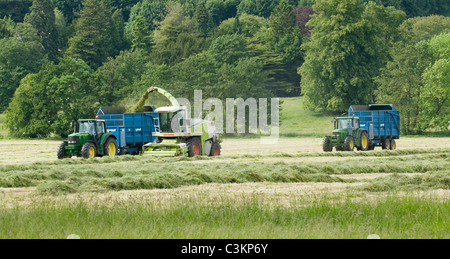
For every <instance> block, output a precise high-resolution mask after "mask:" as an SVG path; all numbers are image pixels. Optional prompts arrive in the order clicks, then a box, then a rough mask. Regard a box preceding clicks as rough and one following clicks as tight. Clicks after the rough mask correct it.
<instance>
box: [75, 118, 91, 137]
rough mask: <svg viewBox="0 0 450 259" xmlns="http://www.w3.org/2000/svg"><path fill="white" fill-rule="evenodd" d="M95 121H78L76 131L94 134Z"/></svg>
mask: <svg viewBox="0 0 450 259" xmlns="http://www.w3.org/2000/svg"><path fill="white" fill-rule="evenodd" d="M94 124H95V123H94V122H88V121H85V122H80V126H79V131H78V133H89V134H91V135H94V132H95V125H94Z"/></svg>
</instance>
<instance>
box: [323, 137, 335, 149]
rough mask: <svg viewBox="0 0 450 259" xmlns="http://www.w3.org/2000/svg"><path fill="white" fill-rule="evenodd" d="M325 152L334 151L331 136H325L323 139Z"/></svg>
mask: <svg viewBox="0 0 450 259" xmlns="http://www.w3.org/2000/svg"><path fill="white" fill-rule="evenodd" d="M322 146H323V152H332V151H333V145H332V144H331V140H330V138H329V137H325V138H324V139H323V143H322Z"/></svg>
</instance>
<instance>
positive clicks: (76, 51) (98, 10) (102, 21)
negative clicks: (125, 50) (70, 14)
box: [66, 0, 117, 68]
mask: <svg viewBox="0 0 450 259" xmlns="http://www.w3.org/2000/svg"><path fill="white" fill-rule="evenodd" d="M111 17H112V9H111V6H110V5H109V1H108V0H101V1H99V0H84V2H83V9H82V10H81V12H80V18H78V19H77V20H76V21H75V33H74V34H75V35H74V36H73V37H72V38H70V40H69V48H68V50H67V53H66V54H67V55H69V56H71V57H73V58H79V59H82V60H84V61H85V62H86V63H87V64H88V65H90V66H91V67H92V68H98V67H99V66H101V65H102V63H103V62H105V61H106V59H107V58H108V57H110V56H114V53H116V52H117V50H116V47H117V46H116V45H115V44H114V41H113V35H114V31H115V30H116V29H115V28H114V24H113V22H112V19H111Z"/></svg>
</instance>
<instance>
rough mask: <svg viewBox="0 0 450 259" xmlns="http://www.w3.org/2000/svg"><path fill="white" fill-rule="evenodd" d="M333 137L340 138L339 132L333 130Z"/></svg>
mask: <svg viewBox="0 0 450 259" xmlns="http://www.w3.org/2000/svg"><path fill="white" fill-rule="evenodd" d="M333 137H334V138H340V137H341V133H340V132H334V133H333Z"/></svg>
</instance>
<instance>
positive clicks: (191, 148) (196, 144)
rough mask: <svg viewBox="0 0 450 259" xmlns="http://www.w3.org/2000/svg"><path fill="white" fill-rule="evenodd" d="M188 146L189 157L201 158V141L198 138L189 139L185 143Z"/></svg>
mask: <svg viewBox="0 0 450 259" xmlns="http://www.w3.org/2000/svg"><path fill="white" fill-rule="evenodd" d="M186 144H187V146H188V155H189V157H194V156H201V155H202V154H203V152H202V141H201V140H200V138H190V139H188V140H187V141H186Z"/></svg>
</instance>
